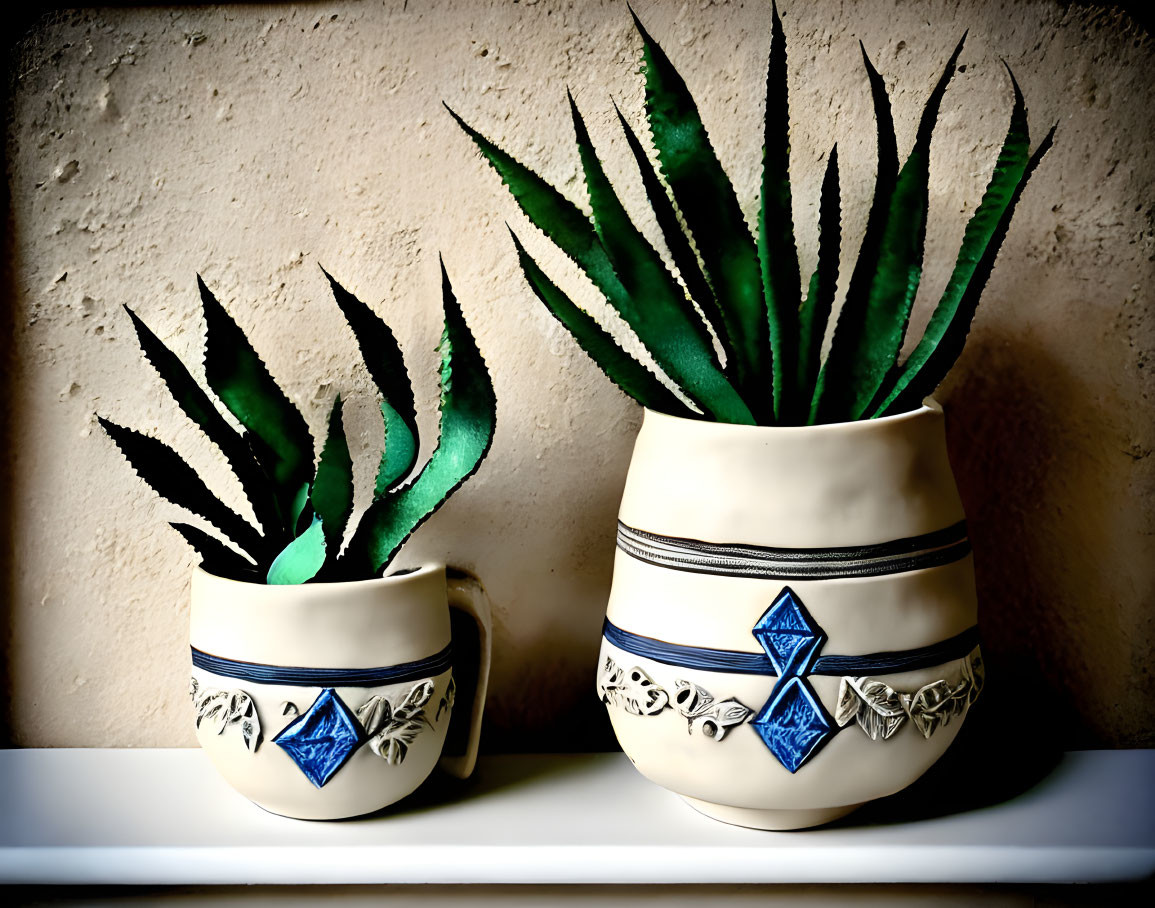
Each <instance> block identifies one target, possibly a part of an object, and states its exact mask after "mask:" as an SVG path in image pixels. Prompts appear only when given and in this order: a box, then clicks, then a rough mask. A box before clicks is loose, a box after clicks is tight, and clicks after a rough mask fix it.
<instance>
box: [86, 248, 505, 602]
mask: <svg viewBox="0 0 1155 908" xmlns="http://www.w3.org/2000/svg"><path fill="white" fill-rule="evenodd" d="M441 276H442V296H443V305H444V311H445V326H444V330H443V332H442V335H441V343H440V345H439V346H438V352H439V353H440V357H441V363H440V388H441V402H440V404H441V405H440V435H439V438H438V441H437V445H436V448H435V449H434V451H433V454H432V455H431V456H430V458H429V460H428V461H427V462H426V463H425V465H424V466H423V467H422V468H421V469H420V470H418V471H416V473H415V472H414V468H415V467H416V464H417V453H418V447H419V439H418V432H417V416H416V409H415V406H414V400H413V389H412V387H411V385H410V383H409V376H408V373H407V372H406V369H405V362H404V359H403V357H402V354H401V348H400V347H399V346H398V344H397V340H396V338H395V337H394V336H393V332H392V331H390V329H389V326H388V325H386V324H385V322H383V321H382V320H381V319H380V318H379V317H378V316H377V315H376V314H375V313H374V312H373V310H372V309H370V308H369V307H368V306H367V305H365V304H364V303H363V302H361V301H360V300H358V299H357V298H356V297H355V296H354V295H353V294H352V293H350V292H349V291H347V290H346V289H345V288H344V287H342V286H341V285H340V284H338V283H337V282H336V281H335V280H334V279H333V278H332V277H331V276H329V275H328V273H325V277H326V278H327V279H328V282H329V286H330V288H331V290H332V292H333V295H334V297H335V298H336V301H337V305H338V307H339V308H340V310H341V312H342V314H343V315H344V316H345V320H346V322H347V323H348V324H349V327H350V328H351V329H352V331H353V334H354V336H355V337H356V340H357V343H358V346H359V347H360V350H361V355H362V357H363V359H364V361H365V364H366V366H367V367H368V370H369V374H370V376H371V377H372V378H373V381H374V382H375V383H376V385H377V389H378V390H379V391H380V392H381V397H382V400H381V414H382V416H383V418H384V427H385V440H384V450H383V453H382V455H381V460H380V463H379V465H378V468H377V477H376V484H375V487H374V490H373V500H372V503H371V504H370V505H369V507H368V508H367V509H366V511H365V513H364V514H363V515H362V516H361V518H360V521H359V522H358V523H357V526H356V528H355V530H354V531H353V532H352V534H351V536H350V537H349V539H348V541H347V542H346V541H345V536H346V530H347V528H348V525H349V520H350V517H351V516H352V511H353V461H352V458H351V456H350V453H349V445H348V441H347V439H346V436H345V430H344V423H343V420H342V404H341V398H340V396H339V395H338V396H337V398H336V400H335V401H334V403H333V406H332V410H331V412H330V414H329V421H328V431H327V434H326V438H325V440H324V443H323V445H322V447H321V451H320V456H319V458H318V460H317V462H316V467H314V440H313V437H312V435H311V434H310V432H309V427H308V425H307V424H306V422H305V419H304V417H303V416H302V415H301V413H300V411H299V410H298V409H297V408H296V407H295V406H294V405H293V403H292V402H291V401H290V400H289V398H288V397H287V396H286V395H285V393H284V392H283V391H282V390H281V389H280V387H278V385H277V383H276V382H275V381H274V380H273V378H272V376H271V375H270V374H269V371H268V369H267V368H266V367H265V364H264V362H262V360H261V358H260V357H259V356H258V355H257V353H256V351H254V350H253V348H252V346H250V344H249V342H248V339H247V338H246V337H245V335H244V333H243V332H242V331H241V329H240V328H239V327H238V326H237V324H236V323H235V322H234V321H233V320H232V319H231V318H230V317H229V315H228V313H227V312H226V311H225V309H224V307H223V306H222V305H221V304H220V303H219V302H218V301H217V299H216V297H215V296H214V295H213V294H212V292H211V291H210V290H209V288H208V287H207V286H205V283H204V281H202V280H201V279H200V278H199V277H198V278H197V283H198V286H199V288H200V297H201V303H202V308H203V311H204V319H205V329H206V331H205V350H204V367H205V383H206V384H207V385H208V388H207V389H205V388H203V387H202V386H201V385H200V384H199V383H198V382H197V381H196V380H195V379H194V378H193V376H192V375H191V373H190V372H189V370H188V369H187V368H186V367H185V366H184V364H183V363H182V362H181V360H180V359H179V358H178V357H177V356H176V355H175V354H174V353H172V351H170V350H169V349H168V348H167V347H166V346H165V345H164V344H163V343H162V342H161V341H160V340H159V339H158V338H157V336H156V335H155V334H153V332H152V331H151V330H149V328H148V326H147V325H145V323H144V322H143V321H142V320H141V319H140V318H139V316H137V315H136V313H134V312H133V311H132V310H131V309H129V308H128V307H127V306H126V307H125V310H126V311H127V312H128V315H129V318H130V319H131V320H132V324H133V327H134V328H135V329H136V336H137V339H138V340H139V341H140V346H141V349H142V350H143V352H144V355H145V358H146V359H147V360H148V361H149V363H151V364H152V366H153V368H155V369H156V371H157V373H158V374H159V375H160V377H161V379H162V380H163V381H164V383H165V385H166V386H167V388H168V390H169V391H170V392H171V394H172V396H173V398H174V399H175V400H176V402H177V404H178V405H179V406H180V408H181V409H182V410H183V411H184V413H185V415H186V416H188V417H189V419H191V420H192V422H193V423H195V424H196V425H197V426H198V427H199V428H200V429H201V431H202V432H204V434H205V435H206V436H207V437H208V439H209V440H210V441H211V442H212V443H213V444H214V445H215V446H216V447H217V448H218V450H219V451H220V452H221V453H222V454H223V455H224V457H225V459H226V461H227V462H228V464H229V466H230V468H231V469H232V471H233V473H234V474H235V475H236V477H237V479H238V480H239V481H240V484H241V487H242V489H243V490H244V493H245V496H246V498H247V499H248V502H249V504H250V506H251V507H252V511H253V516H254V517H255V518H256V521H257V523H258V524H259V525H260V526H259V529H258V527H255V526H253V525H252V524H251V523H249V522H248V521H246V520H245V519H244V518H242V517H241V516H240V515H239V514H238V513H236V511H234V510H233V509H232V508H230V507H229V506H228V505H226V504H224V503H223V502H222V501H220V500H219V499H218V498H217V497H216V496H215V495H214V494H213V493H212V492H211V491H210V490H209V488H208V486H207V485H206V484H205V483H204V481H203V480H202V479H201V478H200V477H199V476H198V475H197V473H196V472H195V471H194V470H193V468H192V467H190V466H189V465H188V464H187V463H186V462H185V461H184V460H183V459H182V458H181V457H180V455H179V454H177V453H176V452H175V451H174V450H173V449H172V448H170V447H168V446H167V445H166V444H164V443H163V442H162V441H160V440H158V439H156V438H152V437H151V436H148V435H144V434H142V433H140V432H136V431H134V430H132V429H128V428H125V427H123V426H120V425H117V424H116V423H113V422H111V421H109V420H107V419H105V418H104V417H98V419H99V422H100V425H101V426H102V427H103V429H104V431H105V432H106V433H107V434H108V435H109V437H111V438H112V440H113V441H114V442H115V443H116V445H117V447H118V448H119V449H120V451H121V453H122V454H123V455H124V456H125V458H126V459H127V460H128V461H129V463H130V464H131V465H132V466H133V467H134V468H135V470H136V472H137V474H138V475H139V476H140V478H141V479H143V480H144V481H145V482H146V483H147V484H148V485H149V486H151V487H152V488H153V490H154V491H156V492H157V493H158V494H159V495H160V496H161V497H163V498H166V499H168V500H169V501H171V502H172V503H173V504H176V505H179V506H180V507H182V508H184V509H185V510H187V511H189V512H191V513H192V514H195V515H196V516H198V517H200V518H201V519H203V520H205V521H207V522H208V523H209V524H211V525H212V526H213V527H214V528H215V529H216V530H217V531H219V533H220V534H221V535H222V536H223V537H224V538H225V539H227V540H228V541H229V542H230V543H232V546H235V548H233V547H231V546H230V545H227V544H226V543H225V542H223V541H222V540H221V539H219V538H218V537H216V536H214V535H212V534H211V533H208V532H206V531H204V530H202V529H200V528H198V527H196V526H193V525H192V524H187V523H173V524H172V526H173V528H174V529H176V530H177V532H178V533H180V534H181V535H182V536H183V537H184V538H185V540H187V541H188V543H189V544H190V545H192V547H193V548H194V549H195V550H196V551H197V552H198V553H199V555H200V557H201V558H202V564H203V566H204V568H205V569H206V570H208V571H210V572H212V573H214V574H219V575H221V576H224V577H231V578H233V579H237V580H249V581H255V582H267V583H271V584H289V583H305V582H308V581H333V580H359V579H364V578H368V577H374V576H377V575H380V574H382V573H383V572H384V571H385V569H386V568H387V567H388V565H389V563H390V562H391V561H392V559H393V557H394V555H396V554H397V550H398V549H399V548H400V547H401V545H402V543H404V542H405V540H406V539H407V538H408V537H409V536H410V534H411V533H412V532H413V531H414V530H415V529H416V528H417V527H418V526H420V525H421V523H423V522H424V521H425V520H426V519H427V518H428V517H429V516H430V515H431V514H433V512H434V511H436V510H437V508H439V507H440V506H441V505H442V504H443V503H444V502H445V500H446V499H447V498H448V497H449V496H450V495H451V494H452V493H453V492H454V491H456V489H457V488H458V487H459V486H460V485H461V484H462V483H464V482H465V480H466V479H468V478H469V477H470V476H472V475H473V474H474V473H475V472H476V471H477V468H478V466H479V465H480V463H481V461H482V460H483V459H484V457H485V455H486V454H487V453H488V452H489V447H490V444H491V443H492V440H493V432H494V427H495V421H496V398H495V396H494V392H493V384H492V382H491V381H490V377H489V373H488V371H487V370H486V367H485V361H484V360H483V359H482V356H481V353H480V352H479V351H478V349H477V344H476V342H475V341H474V338H473V335H472V334H471V333H470V331H469V327H468V325H466V323H465V319H464V317H463V316H462V313H461V309H460V307H459V306H458V303H457V300H456V298H455V297H454V294H453V288H452V287H451V286H450V284H449V278H448V276H447V275H446V273H445V268H444V266H442V269H441ZM214 397H215V398H216V400H219V401H220V403H221V404H223V405H224V407H225V409H227V411H228V412H229V413H231V414H232V416H233V417H234V418H235V419H236V421H237V422H238V423H239V424H240V426H241V429H240V430H237V429H235V428H234V427H233V425H232V424H231V423H230V422H229V421H228V420H227V419H226V418H225V416H224V414H223V413H222V412H221V410H220V409H219V408H218V406H217V404H216V402H215V401H214ZM238 550H239V551H238Z"/></svg>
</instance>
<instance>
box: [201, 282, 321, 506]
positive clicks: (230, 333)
mask: <svg viewBox="0 0 1155 908" xmlns="http://www.w3.org/2000/svg"><path fill="white" fill-rule="evenodd" d="M197 285H198V287H199V288H200V294H201V304H202V306H203V308H204V316H205V329H206V330H205V379H206V381H207V382H208V384H209V387H210V388H212V390H213V392H214V393H215V394H216V395H217V397H219V398H220V399H221V401H222V402H223V403H224V405H225V406H226V407H228V409H229V412H230V413H232V414H233V416H235V417H236V418H237V420H238V421H239V422H240V423H241V425H243V426H244V427H245V428H246V429H248V430H249V431H250V432H251V433H252V434H253V435H254V436H256V438H257V439H259V440H260V445H256V446H254V448H255V450H256V453H257V456H258V459H260V460H261V465H262V466H263V467H264V469H265V472H266V473H268V474H269V476H270V478H271V479H272V481H273V486H274V488H275V490H276V496H277V502H278V506H279V507H280V510H281V514H282V515H283V516H282V522H283V523H284V524H285V525H286V526H287V527H291V526H292V523H291V521H290V519H289V515H290V512H291V509H292V506H293V502H294V500H295V499H296V498H297V496H298V495H299V494H300V490H301V487H302V486H303V485H307V484H308V483H309V481H310V480H311V479H312V477H313V436H312V435H310V434H309V427H308V426H307V425H306V424H305V420H304V417H302V416H301V413H300V411H298V410H297V408H296V407H295V406H293V404H292V402H291V401H290V400H289V398H288V397H286V396H285V393H284V392H283V391H282V390H281V389H280V387H278V385H277V383H276V382H275V381H273V377H272V376H271V375H270V374H269V370H268V369H267V368H266V367H265V364H264V363H263V362H262V361H261V358H260V357H259V356H258V355H257V353H256V351H255V350H253V348H252V346H251V345H250V344H249V341H248V338H246V337H245V335H244V332H243V331H241V329H240V328H239V327H238V326H237V324H236V322H234V321H233V320H232V319H231V318H230V317H229V314H228V313H227V312H226V311H225V309H224V307H223V306H222V305H221V304H220V303H219V302H218V301H217V299H216V297H215V296H213V294H212V293H211V292H210V291H209V288H208V287H207V286H205V282H204V281H203V280H201V278H200V276H199V275H198V276H197Z"/></svg>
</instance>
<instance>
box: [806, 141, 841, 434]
mask: <svg viewBox="0 0 1155 908" xmlns="http://www.w3.org/2000/svg"><path fill="white" fill-rule="evenodd" d="M841 236H842V201H841V196H840V193H839V188H838V146H837V145H835V146H834V148H832V149H831V150H830V157H829V159H827V161H826V174H825V175H824V176H823V178H822V192H821V195H820V196H819V202H818V264H817V265H816V266H815V268H814V273H813V274H812V275H811V276H810V287H809V291H808V292H807V294H806V300H805V301H804V302H803V304H802V309H801V311H800V312H799V316H798V379H797V387H798V395H799V398H800V399H801V400H802V401H809V400H810V399H811V398H812V397H813V395H814V384H815V382H816V381H817V379H818V363H819V360H820V357H821V355H822V341H823V339H824V338H825V337H826V325H827V323H828V322H829V320H830V311H831V309H832V307H833V306H834V293H835V290H836V289H837V287H838V258H839V255H840V254H841ZM799 415H800V416H801V415H803V414H799Z"/></svg>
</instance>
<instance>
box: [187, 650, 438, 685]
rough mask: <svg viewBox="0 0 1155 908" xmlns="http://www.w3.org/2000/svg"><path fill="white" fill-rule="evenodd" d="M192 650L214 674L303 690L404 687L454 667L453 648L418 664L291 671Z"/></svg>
mask: <svg viewBox="0 0 1155 908" xmlns="http://www.w3.org/2000/svg"><path fill="white" fill-rule="evenodd" d="M190 649H192V664H193V666H194V667H195V668H200V669H204V670H205V671H206V672H212V673H213V674H214V675H224V676H225V677H226V678H238V679H240V680H241V681H253V682H256V683H257V684H294V685H300V686H303V687H379V686H381V685H383V684H402V683H404V682H406V681H420V680H422V679H423V678H432V677H433V676H435V675H440V674H441V673H442V672H446V671H448V670H449V669H450V668H452V667H453V646H452V644H450V645H448V646H446V647H445V649H443V650H442V651H441V652H439V653H437V654H436V655H433V656H430V657H429V658H427V659H418V660H417V661H416V662H403V663H401V664H400V665H386V666H382V667H380V668H292V667H290V666H283V665H263V664H261V663H259V662H240V661H238V660H236V659H223V658H221V657H220V656H213V655H211V654H210V653H206V652H203V651H202V650H199V649H197V648H196V647H195V646H193V647H190Z"/></svg>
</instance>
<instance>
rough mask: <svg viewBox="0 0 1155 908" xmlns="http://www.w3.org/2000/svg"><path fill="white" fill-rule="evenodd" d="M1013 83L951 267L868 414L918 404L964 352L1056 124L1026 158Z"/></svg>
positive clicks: (1022, 110) (1021, 109) (1021, 110)
mask: <svg viewBox="0 0 1155 908" xmlns="http://www.w3.org/2000/svg"><path fill="white" fill-rule="evenodd" d="M1009 71H1010V70H1009V68H1008V72H1009ZM1011 83H1012V85H1013V86H1014V92H1015V106H1014V109H1013V111H1012V113H1011V123H1010V128H1009V130H1008V132H1007V137H1006V140H1005V141H1004V142H1003V147H1002V150H1001V151H1000V152H999V157H998V160H997V162H996V163H995V169H994V173H993V174H992V176H991V179H990V182H989V183H988V184H987V188H986V191H985V192H984V193H983V198H982V202H981V203H980V204H979V207H978V208H977V209H976V210H975V213H974V214H973V215H972V216H971V218H970V220H969V221H968V222H967V226H966V230H965V232H964V233H963V241H962V246H961V248H960V249H959V254H958V258H957V260H956V262H955V267H954V271H953V272H952V273H951V276H950V280H948V281H947V286H946V290H945V291H944V292H943V295H942V298H941V299H940V300H939V303H938V305H937V306H936V307H935V310H934V312H933V313H932V314H931V317H930V321H929V323H928V324H927V327H926V331H925V332H924V333H923V336H922V338H921V339H920V340H919V342H918V344H917V346H916V347H915V348H914V350H913V351H912V352H911V354H910V356H908V357H907V359H906V361H905V362H904V363H903V364H902V365H901V366H899V367H896V368H895V370H894V372H893V376H892V379H891V381H890V382H889V383H888V385H884V386H883V389H882V390H883V391H884V392H885V393H884V394H882V395H881V400H880V402H879V403H878V404H877V406H876V407H875V408H874V410H873V412H872V413H871V415H872V416H885V415H888V414H891V413H901V412H903V411H904V410H910V409H913V408H915V407H917V406H918V405H919V404H920V403H921V402H922V400H923V398H925V397H926V396H927V395H929V394H931V393H932V392H933V391H934V389H935V388H936V387H938V385H939V383H940V382H941V381H942V379H943V378H944V377H945V376H946V373H947V372H948V371H949V370H950V368H951V366H953V365H954V363H955V360H957V359H958V357H959V354H960V353H962V349H963V345H964V344H965V343H966V337H967V334H968V333H969V331H970V326H971V321H972V320H973V319H974V314H975V310H976V309H977V308H978V304H979V298H980V296H981V295H982V291H983V288H984V287H985V286H986V282H987V279H988V278H989V277H990V274H991V271H992V270H993V268H994V264H995V258H996V256H997V255H998V252H999V248H1000V247H1001V246H1002V243H1003V240H1004V239H1005V238H1006V235H1007V230H1008V229H1009V227H1010V223H1011V217H1012V216H1013V215H1014V211H1015V206H1016V205H1017V204H1018V201H1019V198H1020V196H1021V195H1022V193H1023V189H1024V188H1025V187H1026V185H1027V181H1028V180H1029V179H1030V177H1031V175H1032V174H1033V173H1034V171H1035V168H1036V167H1038V165H1039V162H1040V161H1041V160H1042V158H1043V155H1045V154H1046V153H1047V151H1048V149H1050V147H1051V142H1052V140H1053V139H1054V135H1055V128H1054V127H1052V128H1051V130H1050V132H1048V133H1047V135H1046V137H1045V138H1044V139H1043V141H1042V142H1040V143H1039V147H1038V148H1037V149H1035V152H1034V154H1032V155H1031V156H1030V158H1029V159H1028V157H1027V154H1028V150H1029V148H1030V134H1029V132H1028V128H1027V111H1026V107H1025V105H1024V104H1023V97H1022V93H1021V92H1020V91H1019V86H1018V83H1017V82H1015V80H1014V75H1013V74H1012V75H1011Z"/></svg>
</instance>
